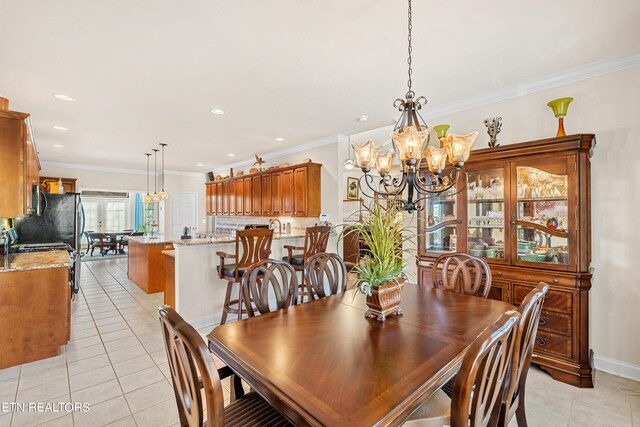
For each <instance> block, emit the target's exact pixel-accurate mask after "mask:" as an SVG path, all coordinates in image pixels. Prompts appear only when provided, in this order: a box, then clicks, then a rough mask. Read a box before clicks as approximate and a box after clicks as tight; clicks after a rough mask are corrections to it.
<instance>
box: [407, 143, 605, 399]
mask: <svg viewBox="0 0 640 427" xmlns="http://www.w3.org/2000/svg"><path fill="white" fill-rule="evenodd" d="M594 146H595V136H594V135H592V134H580V135H570V136H566V137H561V138H550V139H544V140H538V141H530V142H523V143H518V144H510V145H505V146H502V147H497V148H485V149H480V150H475V151H473V153H472V155H471V158H470V160H469V161H468V162H467V163H466V164H465V168H464V175H466V183H465V182H464V181H465V180H464V179H463V178H461V179H460V182H459V184H458V188H453V189H451V190H450V191H449V192H447V193H444V194H442V195H441V196H439V197H434V198H431V199H429V200H427V202H426V206H425V209H424V210H423V211H421V213H420V215H419V218H418V229H419V231H420V232H419V233H418V244H419V249H418V255H419V256H418V275H419V282H420V283H421V284H423V285H431V267H432V265H433V261H434V260H435V258H436V257H437V256H438V255H441V254H442V253H446V252H456V251H459V252H465V253H468V254H470V255H474V256H479V257H482V258H483V259H484V260H485V261H487V262H488V263H489V265H490V267H491V272H492V276H493V281H492V285H491V292H490V294H489V297H490V298H494V299H497V300H502V301H506V302H509V303H511V304H514V305H516V306H517V305H519V304H520V303H521V302H522V300H523V298H524V297H525V296H526V295H527V293H528V292H529V291H530V290H531V289H533V288H534V287H535V286H536V285H537V284H538V283H539V282H546V283H547V284H549V286H550V289H549V292H548V293H547V295H546V297H545V301H544V306H543V311H542V315H541V317H540V323H539V329H538V335H537V338H536V345H535V348H534V354H533V359H532V362H533V363H535V364H538V365H540V367H542V369H544V370H545V371H547V372H548V373H549V374H551V376H552V377H553V378H555V379H557V380H560V381H563V382H566V383H568V384H572V385H575V386H578V387H593V381H592V368H591V363H590V362H591V350H590V348H589V290H590V289H591V269H590V264H591V171H590V157H591V154H592V152H593V148H594ZM423 172H427V171H426V170H424V171H423Z"/></svg>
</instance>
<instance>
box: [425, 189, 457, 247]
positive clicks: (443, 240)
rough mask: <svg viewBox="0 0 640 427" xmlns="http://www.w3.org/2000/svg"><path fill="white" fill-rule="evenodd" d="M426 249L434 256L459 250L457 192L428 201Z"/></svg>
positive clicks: (444, 194) (426, 208)
mask: <svg viewBox="0 0 640 427" xmlns="http://www.w3.org/2000/svg"><path fill="white" fill-rule="evenodd" d="M425 205H426V206H425V215H424V218H425V220H424V242H425V243H424V244H425V247H424V249H425V250H426V252H429V253H432V254H434V255H436V256H437V255H440V254H443V253H447V252H456V251H457V250H458V239H457V238H458V212H457V206H456V205H457V200H456V190H455V188H451V189H450V190H448V191H447V192H445V193H443V194H442V195H440V196H437V197H432V198H429V199H427V200H426V203H425Z"/></svg>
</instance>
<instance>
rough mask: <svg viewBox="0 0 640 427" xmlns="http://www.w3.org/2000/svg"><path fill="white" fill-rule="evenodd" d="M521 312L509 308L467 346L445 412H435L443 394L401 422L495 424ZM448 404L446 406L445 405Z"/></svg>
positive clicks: (456, 426)
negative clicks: (446, 411)
mask: <svg viewBox="0 0 640 427" xmlns="http://www.w3.org/2000/svg"><path fill="white" fill-rule="evenodd" d="M519 319H520V313H518V312H517V311H514V310H511V311H508V312H506V313H505V314H504V315H502V317H500V319H498V321H497V322H495V323H494V324H492V325H490V326H489V327H487V328H486V329H485V330H484V331H483V332H482V333H481V334H480V335H478V337H477V338H476V339H475V340H474V341H473V343H472V344H471V345H470V346H469V348H468V349H467V352H466V353H465V355H464V358H463V359H462V365H461V366H460V371H458V375H457V376H456V381H455V385H454V389H453V396H452V397H451V401H450V404H449V405H448V407H447V408H446V409H448V414H447V413H443V412H434V409H439V408H438V406H439V407H440V408H441V407H442V406H443V404H442V403H443V399H446V397H444V398H443V397H442V395H443V393H442V392H441V391H438V392H437V393H436V394H437V396H436V397H435V398H432V399H431V400H429V401H427V402H426V403H425V404H423V405H422V406H420V407H419V408H418V409H417V410H416V411H415V412H414V413H413V414H411V416H410V417H409V420H408V421H407V422H406V423H405V424H404V425H405V426H410V427H426V426H429V427H432V426H436V425H438V426H442V425H450V426H451V427H463V426H464V427H467V426H470V427H486V426H491V427H493V426H496V425H497V424H498V420H499V417H500V410H501V408H502V397H503V395H504V393H505V388H506V385H507V383H506V380H507V376H508V372H509V369H510V367H511V363H512V358H513V355H514V351H516V348H515V347H516V333H517V325H518V320H519ZM444 406H447V405H444Z"/></svg>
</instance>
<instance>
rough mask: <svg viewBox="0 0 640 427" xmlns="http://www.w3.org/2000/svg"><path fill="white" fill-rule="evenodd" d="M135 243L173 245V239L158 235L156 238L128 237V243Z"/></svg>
mask: <svg viewBox="0 0 640 427" xmlns="http://www.w3.org/2000/svg"><path fill="white" fill-rule="evenodd" d="M132 240H134V241H136V242H138V243H142V244H143V245H162V244H165V243H173V239H170V238H169V237H166V236H163V235H158V236H131V237H129V241H132Z"/></svg>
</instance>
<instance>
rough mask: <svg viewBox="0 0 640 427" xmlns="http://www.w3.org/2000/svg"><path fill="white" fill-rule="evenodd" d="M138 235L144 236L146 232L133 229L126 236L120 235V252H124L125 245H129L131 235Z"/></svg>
mask: <svg viewBox="0 0 640 427" xmlns="http://www.w3.org/2000/svg"><path fill="white" fill-rule="evenodd" d="M137 236H144V232H142V231H133V230H132V231H131V233H129V234H126V235H124V236H120V238H119V239H118V245H119V246H120V247H119V250H120V253H124V248H125V247H127V248H128V247H129V238H130V237H137Z"/></svg>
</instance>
